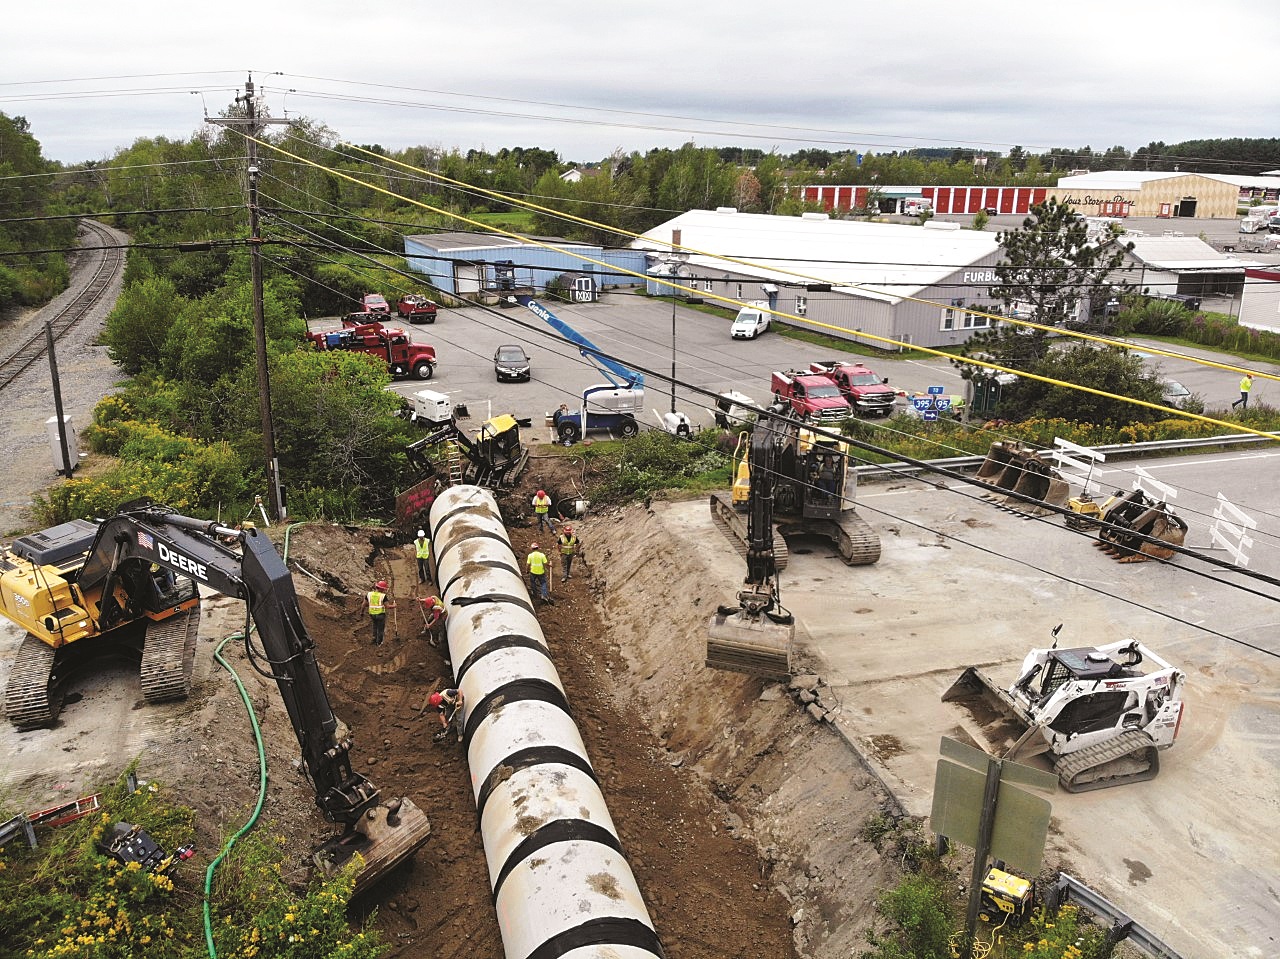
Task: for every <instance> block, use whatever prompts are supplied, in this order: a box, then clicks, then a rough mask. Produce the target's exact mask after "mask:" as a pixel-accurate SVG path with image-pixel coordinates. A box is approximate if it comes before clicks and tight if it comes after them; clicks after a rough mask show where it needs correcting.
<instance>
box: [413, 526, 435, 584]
mask: <svg viewBox="0 0 1280 959" xmlns="http://www.w3.org/2000/svg"><path fill="white" fill-rule="evenodd" d="M413 555H414V557H415V558H416V559H417V560H418V582H419V583H430V582H431V581H432V580H431V540H429V539H427V533H426V530H421V529H420V530H418V538H417V539H415V540H414V541H413Z"/></svg>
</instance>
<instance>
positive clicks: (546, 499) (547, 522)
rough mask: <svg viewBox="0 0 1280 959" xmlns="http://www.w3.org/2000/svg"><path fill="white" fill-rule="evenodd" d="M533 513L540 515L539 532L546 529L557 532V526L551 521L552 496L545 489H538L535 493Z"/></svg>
mask: <svg viewBox="0 0 1280 959" xmlns="http://www.w3.org/2000/svg"><path fill="white" fill-rule="evenodd" d="M533 513H534V515H535V516H537V517H538V532H540V533H541V532H542V531H543V530H544V529H545V530H548V531H550V532H551V533H555V531H556V528H555V526H553V525H552V523H551V497H550V496H548V495H547V494H546V491H545V490H538V492H537V494H535V495H534V497H533Z"/></svg>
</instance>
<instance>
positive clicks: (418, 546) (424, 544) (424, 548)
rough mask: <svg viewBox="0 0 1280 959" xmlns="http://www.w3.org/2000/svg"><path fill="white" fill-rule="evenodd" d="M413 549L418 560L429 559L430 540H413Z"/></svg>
mask: <svg viewBox="0 0 1280 959" xmlns="http://www.w3.org/2000/svg"><path fill="white" fill-rule="evenodd" d="M413 548H414V550H415V551H416V552H417V554H418V559H430V558H431V540H429V539H415V540H414V541H413Z"/></svg>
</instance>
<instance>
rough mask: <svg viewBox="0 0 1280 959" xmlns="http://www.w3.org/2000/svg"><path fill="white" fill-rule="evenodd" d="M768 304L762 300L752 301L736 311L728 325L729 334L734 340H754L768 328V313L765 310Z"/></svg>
mask: <svg viewBox="0 0 1280 959" xmlns="http://www.w3.org/2000/svg"><path fill="white" fill-rule="evenodd" d="M768 309H769V304H768V303H766V302H764V301H763V300H757V301H754V302H752V304H751V305H750V306H744V307H743V308H742V309H740V310H739V311H738V315H737V316H736V317H734V319H733V325H732V326H730V327H729V335H730V336H731V337H733V338H734V339H735V340H754V339H755V338H756V337H757V336H759V335H760V334H761V333H765V332H767V331H768V329H769V314H768V312H766V311H767V310H768Z"/></svg>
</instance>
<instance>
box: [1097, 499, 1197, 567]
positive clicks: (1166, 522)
mask: <svg viewBox="0 0 1280 959" xmlns="http://www.w3.org/2000/svg"><path fill="white" fill-rule="evenodd" d="M1102 520H1103V522H1104V523H1109V524H1111V525H1112V526H1119V527H1123V528H1122V529H1109V528H1107V527H1105V526H1104V527H1103V528H1102V529H1100V530H1098V541H1097V542H1096V543H1094V545H1095V546H1097V547H1098V548H1099V549H1101V550H1103V551H1104V552H1106V553H1107V554H1108V555H1110V556H1112V557H1113V558H1115V559H1116V560H1117V561H1119V562H1121V563H1145V562H1146V561H1148V560H1151V559H1169V558H1170V557H1172V556H1173V555H1174V552H1175V550H1173V549H1169V548H1168V547H1165V546H1162V545H1160V543H1152V542H1148V541H1147V540H1145V539H1143V538H1142V537H1151V538H1153V539H1157V540H1161V541H1163V542H1165V543H1169V544H1171V545H1173V546H1181V545H1182V544H1183V543H1184V542H1186V538H1187V524H1186V522H1185V521H1183V520H1182V518H1181V517H1179V516H1177V515H1175V514H1174V512H1173V511H1172V510H1171V509H1169V507H1168V505H1167V504H1165V503H1153V502H1152V501H1151V500H1150V499H1149V498H1148V497H1147V496H1146V495H1145V494H1144V493H1143V492H1142V490H1136V489H1135V490H1131V491H1129V492H1128V493H1126V494H1124V495H1123V496H1121V497H1120V498H1119V499H1117V500H1116V501H1115V502H1114V503H1113V504H1112V505H1111V506H1110V507H1108V509H1107V510H1106V511H1105V512H1104V513H1103V514H1102Z"/></svg>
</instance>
